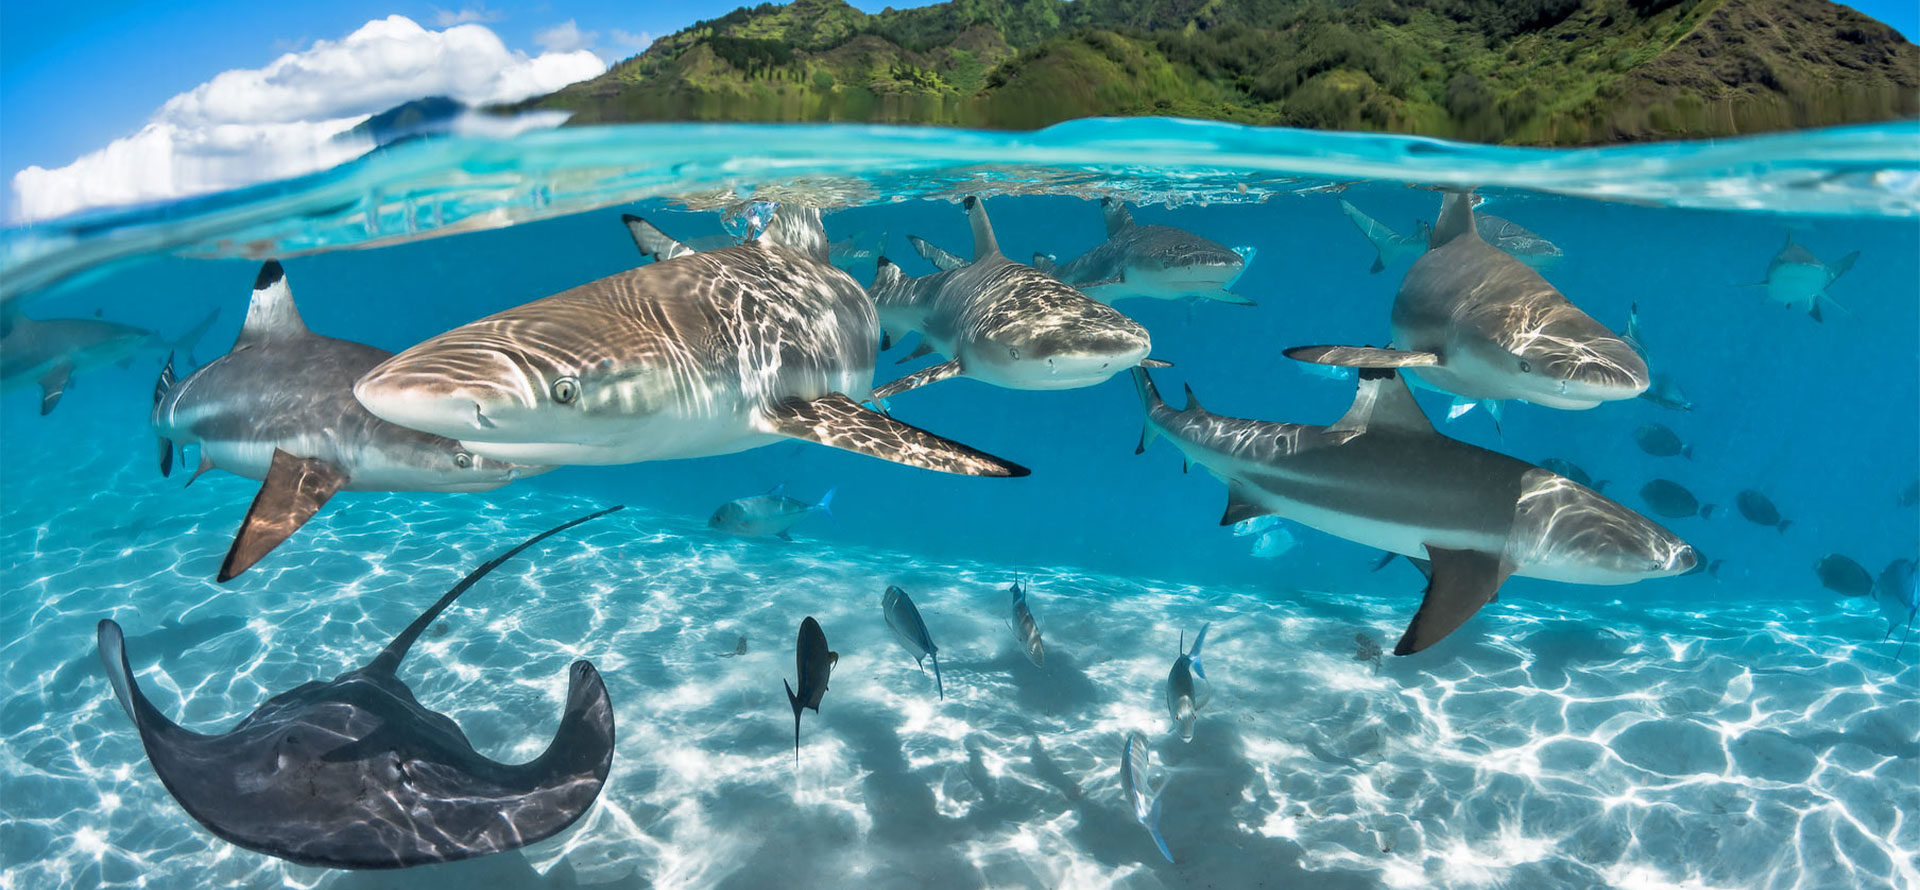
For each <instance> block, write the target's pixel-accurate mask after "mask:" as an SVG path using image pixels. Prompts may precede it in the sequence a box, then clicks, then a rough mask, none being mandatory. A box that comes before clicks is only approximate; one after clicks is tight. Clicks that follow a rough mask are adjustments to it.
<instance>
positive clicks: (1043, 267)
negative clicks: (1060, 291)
mask: <svg viewBox="0 0 1920 890" xmlns="http://www.w3.org/2000/svg"><path fill="white" fill-rule="evenodd" d="M1032 265H1033V267H1034V268H1035V269H1039V270H1040V271H1042V272H1045V273H1047V274H1048V275H1057V274H1058V273H1059V271H1060V264H1059V263H1056V262H1054V260H1053V257H1050V256H1048V255H1046V254H1044V253H1041V252H1039V251H1037V250H1036V251H1034V252H1033V263H1032Z"/></svg>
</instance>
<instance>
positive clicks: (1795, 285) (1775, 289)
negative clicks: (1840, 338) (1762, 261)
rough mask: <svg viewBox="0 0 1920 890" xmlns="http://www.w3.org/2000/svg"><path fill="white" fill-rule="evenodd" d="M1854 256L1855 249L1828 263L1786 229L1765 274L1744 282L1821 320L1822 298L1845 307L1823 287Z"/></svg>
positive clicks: (1843, 270) (1844, 270) (1842, 271)
mask: <svg viewBox="0 0 1920 890" xmlns="http://www.w3.org/2000/svg"><path fill="white" fill-rule="evenodd" d="M1858 259H1860V252H1859V251H1857V250H1856V251H1854V252H1852V253H1850V254H1847V255H1846V256H1843V257H1841V258H1840V259H1839V261H1837V262H1835V263H1833V264H1832V265H1828V264H1826V263H1823V262H1821V261H1820V258H1819V257H1817V256H1814V255H1813V251H1810V250H1808V249H1806V248H1805V247H1801V246H1800V245H1799V244H1796V243H1794V240H1793V233H1791V232H1789V233H1787V243H1786V244H1784V245H1782V246H1781V248H1780V252H1779V253H1777V254H1774V257H1773V261H1772V262H1770V263H1768V264H1767V277H1766V278H1765V279H1762V280H1760V281H1756V282H1753V283H1752V284H1748V285H1744V286H1745V287H1764V288H1766V289H1767V299H1769V300H1772V301H1773V302H1775V303H1779V304H1780V305H1782V306H1786V307H1788V308H1790V309H1800V310H1803V311H1805V312H1806V313H1807V316H1808V317H1809V318H1812V319H1813V320H1814V321H1824V320H1825V319H1823V318H1822V317H1821V312H1820V303H1821V301H1823V300H1824V301H1826V302H1827V303H1828V304H1829V305H1831V306H1833V307H1834V308H1836V309H1839V310H1840V311H1842V312H1845V311H1847V307H1845V306H1842V305H1840V303H1839V301H1837V300H1835V299H1834V298H1833V297H1831V296H1828V295H1827V287H1828V286H1830V285H1832V284H1833V283H1834V282H1835V281H1837V280H1839V278H1840V276H1842V275H1845V274H1847V271H1848V270H1850V269H1852V268H1853V264H1854V261H1855V260H1858Z"/></svg>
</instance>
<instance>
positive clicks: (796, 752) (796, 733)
mask: <svg viewBox="0 0 1920 890" xmlns="http://www.w3.org/2000/svg"><path fill="white" fill-rule="evenodd" d="M780 685H782V686H785V687H787V703H788V704H790V705H793V765H794V766H799V765H800V709H801V708H802V707H804V705H802V704H800V697H799V696H797V695H794V694H793V684H791V683H788V682H787V681H786V679H785V678H782V679H781V680H780Z"/></svg>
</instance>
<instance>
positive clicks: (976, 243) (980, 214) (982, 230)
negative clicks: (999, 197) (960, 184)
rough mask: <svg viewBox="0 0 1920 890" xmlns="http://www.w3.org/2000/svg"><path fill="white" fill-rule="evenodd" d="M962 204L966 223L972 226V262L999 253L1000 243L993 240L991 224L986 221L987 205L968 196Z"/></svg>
mask: <svg viewBox="0 0 1920 890" xmlns="http://www.w3.org/2000/svg"><path fill="white" fill-rule="evenodd" d="M962 203H963V204H964V205H965V206H966V208H967V222H970V223H972V224H973V261H974V262H976V263H977V262H980V261H981V260H983V259H986V258H987V257H989V256H992V255H994V254H996V253H999V252H1000V242H998V241H995V240H994V239H993V223H992V222H991V221H990V220H988V219H987V205H986V204H985V203H983V202H982V201H981V200H980V199H979V198H978V197H976V196H974V195H968V196H967V199H966V200H965V201H963V202H962Z"/></svg>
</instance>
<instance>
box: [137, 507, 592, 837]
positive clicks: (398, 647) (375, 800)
mask: <svg viewBox="0 0 1920 890" xmlns="http://www.w3.org/2000/svg"><path fill="white" fill-rule="evenodd" d="M618 509H620V508H619V507H613V508H611V509H608V510H602V511H600V512H598V513H595V514H593V515H591V516H586V517H582V518H580V519H575V520H573V521H572V522H568V523H566V524H564V525H561V526H559V527H557V528H553V529H550V530H548V531H546V532H542V533H541V534H539V535H536V536H534V537H533V538H531V539H529V540H527V541H524V542H522V543H521V544H520V545H519V546H516V547H514V548H513V549H511V550H508V551H507V552H505V553H502V554H500V555H499V556H496V557H494V558H493V559H490V560H488V561H487V562H486V564H484V565H482V566H480V567H479V568H477V569H474V570H473V572H472V574H469V575H467V577H465V578H463V579H461V581H460V583H458V584H455V585H454V586H453V589H452V590H449V591H447V593H446V595H445V596H442V597H441V598H440V600H439V602H436V603H434V604H433V606H432V608H429V609H427V611H426V612H425V613H423V614H422V615H421V616H420V617H419V618H416V619H414V621H413V623H412V624H409V625H407V628H406V630H403V631H401V632H400V635H399V636H398V637H395V638H394V640H393V642H392V643H389V644H388V645H387V647H386V648H385V649H383V650H381V652H380V654H379V655H377V656H375V657H374V659H373V660H372V661H370V662H368V663H367V665H366V666H365V667H361V668H358V669H355V670H352V671H348V672H347V673H345V674H342V675H340V676H339V677H337V678H335V679H334V680H333V682H331V683H321V682H317V681H315V682H309V683H306V684H304V685H301V686H299V687H297V688H294V689H292V690H290V691H287V692H283V693H281V694H279V695H276V696H274V697H273V698H271V699H268V700H267V703H266V704H264V705H261V706H260V708H259V709H258V710H256V711H254V712H253V713H252V714H250V715H248V716H247V718H246V719H244V720H242V721H240V723H239V725H237V726H235V727H234V728H233V729H232V731H230V732H227V733H225V734H222V735H202V734H200V733H197V732H193V731H191V730H188V729H183V728H181V727H180V726H179V725H178V724H176V723H174V722H173V721H172V720H170V719H168V718H167V717H166V715H164V714H162V713H160V711H159V709H157V708H155V707H154V706H153V704H152V703H151V702H149V701H148V700H147V697H146V696H145V695H143V694H141V692H140V687H139V686H138V685H137V684H136V683H135V682H134V677H133V667H132V665H131V664H130V663H129V662H128V660H127V652H126V639H125V637H124V636H123V635H122V634H121V631H120V625H118V624H116V623H114V622H113V621H112V620H103V621H101V622H100V628H99V639H100V660H101V662H102V663H103V664H105V665H106V669H107V679H108V680H109V681H110V682H111V683H112V684H113V692H114V695H115V696H116V697H118V698H119V700H120V706H121V707H122V708H125V709H126V711H127V715H128V716H129V717H131V718H133V723H134V726H135V728H137V729H138V730H139V732H140V743H141V745H142V746H143V747H145V748H146V752H147V759H148V760H149V761H151V762H152V763H153V770H154V772H155V773H158V774H159V776H160V781H161V783H162V784H164V785H165V786H166V788H167V791H168V793H170V794H172V795H173V798H174V800H177V801H179V802H180V805H181V806H182V807H183V808H185V809H186V811H187V815H189V816H192V817H193V818H194V820H195V821H197V822H199V823H200V824H201V825H204V826H206V827H207V829H208V830H209V831H212V832H213V833H214V834H215V835H217V836H219V837H220V838H221V839H223V840H226V841H228V842H230V843H233V844H235V845H236V846H240V847H245V848H246V849H249V850H253V851H256V852H260V853H265V854H267V855H269V856H277V857H279V858H281V859H285V860H287V861H289V862H294V863H298V864H301V865H314V866H321V867H324V868H406V867H408V866H414V865H423V864H427V863H434V862H454V861H457V860H462V859H471V858H473V857H475V856H484V855H487V854H489V853H499V852H502V851H505V850H513V849H517V848H520V847H523V846H526V845H527V844H531V843H534V842H536V841H540V840H544V839H546V838H549V837H552V836H553V835H555V834H557V833H559V832H560V831H562V830H564V829H565V828H566V827H567V826H569V825H572V824H573V823H574V822H575V821H576V820H578V819H579V818H580V816H581V815H582V814H584V813H585V812H586V811H587V808H588V807H589V806H592V805H593V801H594V799H595V798H596V797H598V796H599V794H600V787H601V786H602V785H603V784H605V783H606V780H607V772H608V771H609V770H610V769H611V768H612V766H613V705H612V703H611V702H610V701H609V700H608V698H607V687H606V685H605V684H604V683H602V682H601V679H600V674H599V672H598V671H596V670H594V667H593V665H592V664H591V663H589V662H587V661H584V660H583V661H576V662H574V663H573V668H572V670H571V672H570V674H569V676H568V679H569V684H568V687H567V702H566V710H565V712H564V713H563V714H562V715H561V717H560V729H559V731H558V732H556V733H555V734H554V737H553V742H552V743H551V744H550V745H548V747H547V750H546V753H544V754H541V755H540V756H539V757H537V758H535V759H533V760H531V761H529V762H527V763H521V764H504V763H498V762H496V761H493V760H490V759H488V758H486V757H484V756H482V755H480V754H479V753H478V752H476V751H474V750H473V744H472V743H471V742H469V741H467V737H466V735H465V734H464V733H462V732H461V731H460V727H459V726H457V725H455V724H454V722H453V721H452V720H451V719H449V718H448V717H447V716H446V715H444V714H440V713H436V712H434V711H431V710H428V709H427V708H426V707H425V706H423V705H421V704H420V702H419V701H417V700H416V699H415V698H414V697H413V691H412V690H410V689H408V688H407V685H406V684H405V683H403V682H401V680H400V678H399V677H398V676H397V675H396V671H397V670H398V669H399V667H400V661H401V659H404V658H405V657H406V656H407V650H408V649H409V648H411V647H412V646H413V642H414V640H416V639H419V637H420V634H421V633H423V632H425V631H426V629H427V625H428V624H430V623H432V622H433V619H434V618H436V617H438V616H439V614H440V613H441V612H443V611H445V610H446V608H447V607H448V606H450V605H452V604H453V601H454V599H455V598H457V597H459V596H460V594H462V593H465V592H466V590H467V588H469V587H472V586H473V585H474V583H475V582H477V581H479V580H480V579H481V577H483V576H485V575H486V574H487V573H488V572H490V571H492V570H493V569H495V568H497V567H498V566H499V565H500V564H501V563H503V562H506V561H507V560H508V559H510V558H512V557H513V556H514V554H517V553H519V552H520V551H522V550H525V549H527V548H528V547H531V546H533V545H534V544H536V543H539V542H540V541H541V540H542V539H544V538H546V537H547V536H549V535H553V534H556V533H558V532H561V531H564V530H566V529H569V528H572V527H574V526H576V525H579V524H580V523H583V522H586V521H588V520H590V519H596V518H599V517H601V516H605V515H607V514H608V513H611V512H613V511H614V510H618Z"/></svg>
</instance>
